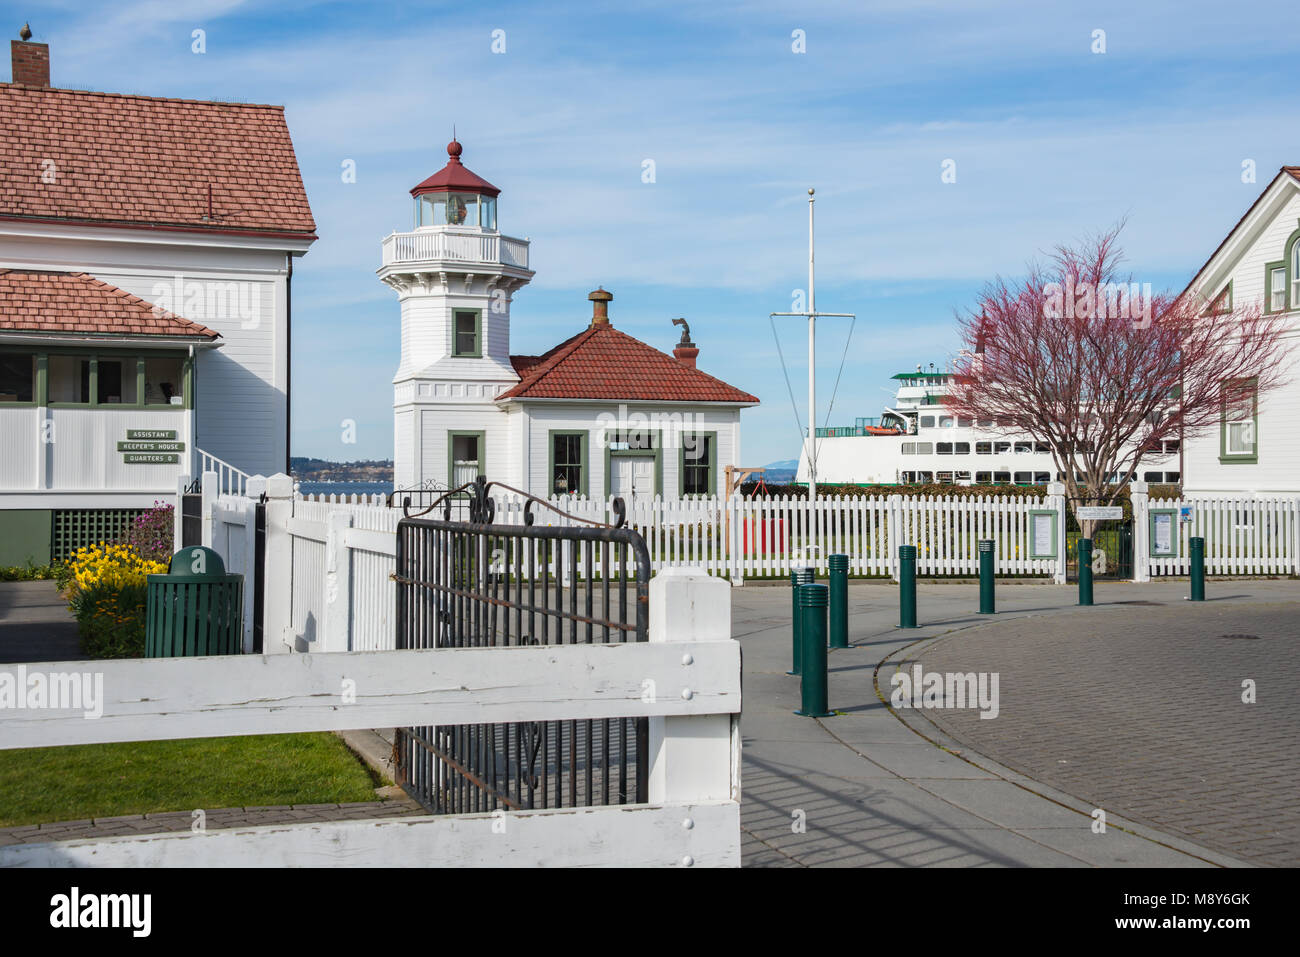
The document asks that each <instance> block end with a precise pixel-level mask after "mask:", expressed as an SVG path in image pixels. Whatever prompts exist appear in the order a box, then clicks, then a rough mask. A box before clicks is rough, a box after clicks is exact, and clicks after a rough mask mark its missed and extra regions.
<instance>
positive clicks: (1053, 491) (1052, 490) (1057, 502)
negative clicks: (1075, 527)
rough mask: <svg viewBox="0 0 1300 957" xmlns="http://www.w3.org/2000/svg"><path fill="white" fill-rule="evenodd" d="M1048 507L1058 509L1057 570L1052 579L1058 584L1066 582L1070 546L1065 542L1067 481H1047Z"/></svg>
mask: <svg viewBox="0 0 1300 957" xmlns="http://www.w3.org/2000/svg"><path fill="white" fill-rule="evenodd" d="M1047 507H1048V508H1050V509H1055V511H1056V570H1055V571H1054V572H1053V574H1052V580H1053V581H1055V582H1056V584H1058V585H1064V584H1065V563H1066V561H1067V560H1068V552H1069V548H1068V546H1067V545H1066V543H1065V529H1066V524H1065V483H1064V482H1048V483H1047Z"/></svg>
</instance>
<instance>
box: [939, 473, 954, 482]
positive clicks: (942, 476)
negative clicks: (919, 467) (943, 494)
mask: <svg viewBox="0 0 1300 957" xmlns="http://www.w3.org/2000/svg"><path fill="white" fill-rule="evenodd" d="M939 484H940V485H951V484H952V473H951V472H940V473H939Z"/></svg>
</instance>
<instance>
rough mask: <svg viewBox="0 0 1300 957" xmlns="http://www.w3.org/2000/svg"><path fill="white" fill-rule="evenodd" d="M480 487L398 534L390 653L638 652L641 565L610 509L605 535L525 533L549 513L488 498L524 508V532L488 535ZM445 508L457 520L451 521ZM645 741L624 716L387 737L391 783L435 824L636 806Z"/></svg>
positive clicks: (495, 529)
mask: <svg viewBox="0 0 1300 957" xmlns="http://www.w3.org/2000/svg"><path fill="white" fill-rule="evenodd" d="M493 485H497V483H486V482H485V481H484V480H483V479H482V478H480V479H479V480H478V481H477V482H475V483H474V484H472V485H468V486H464V487H463V488H460V489H456V490H454V491H453V492H449V493H447V495H446V497H445V498H444V500H441V501H435V502H434V503H433V504H432V505H430V506H429V507H428V508H426V509H424V510H423V511H422V512H421V513H420V514H421V516H422V515H426V514H429V513H430V512H432V511H433V510H434V509H439V510H440V511H441V518H438V519H433V518H424V517H419V516H411V514H410V511H409V508H408V509H407V512H406V514H407V517H406V518H404V519H403V520H402V521H401V522H400V523H399V524H398V528H397V571H396V575H395V576H394V577H395V580H396V582H397V610H396V622H397V647H398V648H399V649H405V648H484V647H499V648H508V647H517V646H520V645H557V644H582V643H585V644H592V643H610V642H627V641H646V640H647V637H648V634H647V628H648V618H649V581H650V556H649V553H648V552H647V550H646V546H645V542H644V541H643V540H642V538H641V536H640V534H638V533H637V532H635V531H633V530H632V529H630V528H625V527H623V526H622V522H623V520H622V502H621V501H619V500H616V502H615V510H616V512H617V513H618V514H619V516H620V518H619V523H618V525H616V526H607V525H595V524H593V523H585V522H584V523H583V524H582V525H580V526H567V527H553V526H545V527H538V526H536V525H534V524H533V515H532V511H531V510H532V507H533V505H534V504H537V505H539V506H541V507H544V508H548V509H550V508H551V506H549V505H548V504H547V503H546V502H544V501H542V500H540V499H535V498H532V497H531V496H526V495H524V493H522V492H518V491H517V490H515V489H509V487H508V486H499V487H500V488H502V489H507V490H509V491H511V492H515V493H516V494H518V495H520V496H523V497H525V498H526V499H527V500H528V503H527V506H526V510H525V516H524V520H525V524H524V525H494V524H493V521H492V520H493V517H494V512H495V508H494V505H493V502H492V499H491V497H490V496H489V495H488V491H489V489H490V488H491V487H492V486H493ZM453 501H455V502H459V503H466V502H468V511H469V514H470V520H469V521H452V520H451V515H452V510H451V508H452V503H453ZM552 510H553V509H552ZM570 518H572V517H570ZM573 520H574V521H582V520H581V519H573ZM648 732H649V724H648V721H647V719H645V718H634V717H629V718H610V719H598V720H580V721H535V722H522V723H516V724H474V725H443V726H433V727H415V728H398V729H397V736H396V741H395V743H394V751H395V758H396V765H397V775H398V782H399V783H400V784H401V785H402V787H403V788H404V789H405V790H406V792H407V793H408V794H410V795H411V796H412V797H413V798H415V799H416V800H417V801H419V802H420V803H421V804H422V805H424V806H425V807H426V808H428V809H429V810H430V811H432V812H433V813H435V814H463V813H473V812H483V811H494V810H496V809H498V808H508V809H514V810H518V809H530V808H554V807H582V806H591V805H605V804H628V803H632V802H635V803H644V802H645V801H646V800H647V778H648V773H649V756H648Z"/></svg>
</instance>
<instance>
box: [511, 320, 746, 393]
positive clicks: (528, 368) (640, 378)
mask: <svg viewBox="0 0 1300 957" xmlns="http://www.w3.org/2000/svg"><path fill="white" fill-rule="evenodd" d="M510 362H511V364H512V365H513V366H514V368H515V372H517V373H518V374H519V377H520V378H521V379H522V381H521V382H520V383H519V384H518V385H516V386H515V387H514V388H512V389H509V390H508V391H506V392H504V393H502V394H501V395H500V396H499V398H502V399H625V400H629V401H636V400H648V401H660V402H743V403H757V402H758V399H757V398H755V397H754V396H752V395H750V394H749V393H748V392H742V391H741V390H740V389H737V388H736V387H734V386H730V385H727V383H725V382H723V381H722V380H721V379H715V378H714V377H713V376H711V375H708V374H707V373H704V372H701V371H700V370H698V369H692V368H690V367H689V366H686V365H683V364H682V363H681V362H679V361H677V360H676V359H674V358H673V357H672V356H670V355H666V354H665V353H662V352H660V351H659V350H658V349H656V348H654V347H653V346H649V345H646V344H645V343H644V342H642V341H641V340H640V339H634V338H632V337H631V336H629V335H627V334H626V333H623V332H619V331H618V330H617V329H615V328H614V327H613V326H612V325H610V324H609V323H596V324H595V325H593V326H590V327H589V328H587V329H584V330H583V331H582V332H580V333H578V334H577V335H576V336H574V337H573V338H571V339H567V340H565V341H564V342H562V343H560V344H559V345H558V346H556V347H555V348H554V349H552V350H550V351H549V352H547V353H545V354H543V355H540V356H511V357H510Z"/></svg>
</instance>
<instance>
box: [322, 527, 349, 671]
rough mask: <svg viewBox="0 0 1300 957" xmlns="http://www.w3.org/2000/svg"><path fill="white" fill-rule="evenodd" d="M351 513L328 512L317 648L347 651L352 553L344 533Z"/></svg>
mask: <svg viewBox="0 0 1300 957" xmlns="http://www.w3.org/2000/svg"><path fill="white" fill-rule="evenodd" d="M352 524H353V515H352V513H351V512H330V514H329V519H328V521H327V525H328V528H329V531H328V533H327V537H326V539H325V614H324V615H323V616H322V621H321V635H320V647H319V648H317V649H316V650H317V651H350V650H351V648H349V646H348V645H349V641H348V639H349V635H348V631H349V627H350V625H351V621H352V555H351V554H350V553H349V552H348V545H347V535H348V529H350V528H351V527H352Z"/></svg>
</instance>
